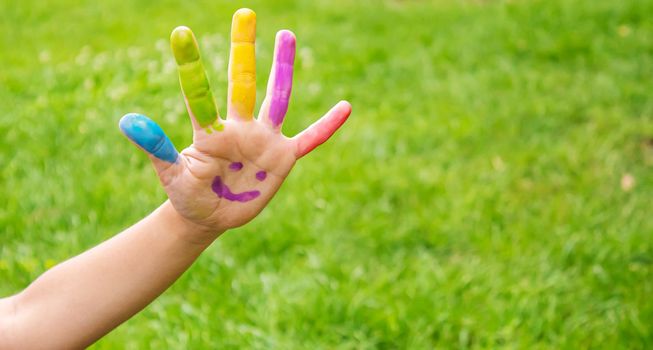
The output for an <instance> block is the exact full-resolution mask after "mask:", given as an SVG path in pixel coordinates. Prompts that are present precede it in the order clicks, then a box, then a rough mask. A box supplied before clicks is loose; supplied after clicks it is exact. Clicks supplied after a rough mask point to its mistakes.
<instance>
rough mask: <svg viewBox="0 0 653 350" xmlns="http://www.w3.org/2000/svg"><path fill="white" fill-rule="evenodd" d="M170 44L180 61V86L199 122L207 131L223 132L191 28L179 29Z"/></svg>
mask: <svg viewBox="0 0 653 350" xmlns="http://www.w3.org/2000/svg"><path fill="white" fill-rule="evenodd" d="M170 45H171V47H172V53H173V54H174V56H175V61H176V62H177V71H178V73H179V83H180V84H181V89H182V91H183V93H184V97H185V98H186V102H187V103H188V108H189V109H190V111H191V113H192V114H193V116H194V117H195V120H197V123H198V124H199V125H200V126H201V127H202V128H205V129H206V130H207V132H210V131H211V129H210V127H213V129H215V130H218V131H220V130H222V125H221V124H220V122H219V121H220V119H219V118H218V117H219V114H218V107H217V105H216V104H215V99H214V98H213V93H212V92H211V88H210V86H209V80H208V78H207V76H206V72H205V70H204V65H203V64H202V60H201V58H200V52H199V47H198V45H197V40H195V36H194V35H193V32H192V31H191V30H190V28H188V27H183V26H182V27H177V28H175V30H173V31H172V34H171V35H170Z"/></svg>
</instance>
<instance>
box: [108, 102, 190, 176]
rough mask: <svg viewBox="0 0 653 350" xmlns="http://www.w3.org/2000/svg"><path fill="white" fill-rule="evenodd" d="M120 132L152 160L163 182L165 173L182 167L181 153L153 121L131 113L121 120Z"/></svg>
mask: <svg viewBox="0 0 653 350" xmlns="http://www.w3.org/2000/svg"><path fill="white" fill-rule="evenodd" d="M118 125H119V126H120V130H121V131H122V132H123V133H124V134H125V136H127V138H129V140H130V141H132V142H133V143H135V144H136V145H137V146H138V147H140V148H141V149H142V150H144V151H145V152H147V154H148V155H149V157H150V160H152V164H153V165H154V168H155V169H156V171H157V173H158V174H159V177H161V180H162V182H163V183H164V184H165V183H166V182H167V181H165V179H164V178H163V172H164V171H166V170H167V169H169V168H171V167H176V166H179V165H180V159H179V153H178V152H177V150H176V149H175V146H174V145H173V144H172V142H171V141H170V139H169V138H168V136H166V134H165V133H164V132H163V129H161V127H160V126H159V125H158V124H157V123H155V122H154V121H153V120H152V119H150V118H148V117H146V116H144V115H142V114H137V113H129V114H126V115H125V116H124V117H122V118H121V119H120V123H119V124H118Z"/></svg>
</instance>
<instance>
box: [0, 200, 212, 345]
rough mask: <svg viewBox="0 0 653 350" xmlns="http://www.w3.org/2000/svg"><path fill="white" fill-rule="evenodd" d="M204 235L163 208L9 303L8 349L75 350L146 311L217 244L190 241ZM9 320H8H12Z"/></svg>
mask: <svg viewBox="0 0 653 350" xmlns="http://www.w3.org/2000/svg"><path fill="white" fill-rule="evenodd" d="M199 233H201V232H200V229H199V228H198V227H196V226H194V224H191V223H188V222H186V221H185V220H184V219H183V218H181V217H180V216H179V215H178V214H177V213H176V211H175V209H174V208H173V207H172V206H171V205H170V203H169V202H166V203H164V204H163V205H162V206H161V207H159V208H158V209H157V210H155V211H154V212H153V213H152V214H150V215H149V216H147V217H146V218H144V219H143V220H141V221H140V222H138V223H137V224H136V225H134V226H132V227H130V228H128V229H127V230H125V231H123V232H122V233H120V234H118V235H116V236H115V237H113V238H111V239H110V240H108V241H106V242H104V243H102V244H100V245H99V246H97V247H95V248H93V249H91V250H89V251H87V252H84V253H83V254H81V255H79V256H76V257H74V258H72V259H70V260H68V261H65V262H63V263H61V264H59V265H57V266H55V267H54V268H52V269H51V270H49V271H47V272H46V273H45V274H43V275H42V276H41V277H39V278H38V279H37V280H36V281H34V282H33V283H32V284H31V285H30V286H29V287H28V288H27V289H25V290H24V291H23V292H22V293H20V294H18V295H16V296H14V297H11V298H8V299H4V300H3V302H4V303H5V304H6V306H5V312H6V311H10V312H11V313H13V315H11V314H10V316H12V317H10V319H11V321H10V322H11V323H9V324H7V323H5V324H4V327H3V331H4V332H5V334H4V336H5V339H4V340H5V342H6V343H3V342H2V341H0V348H2V349H45V348H47V349H76V348H83V347H85V346H88V345H89V344H91V343H93V342H94V341H95V340H96V339H98V338H100V337H101V336H102V335H104V334H106V333H107V332H109V331H110V330H111V329H113V328H115V327H116V326H118V325H119V324H120V323H122V322H124V321H125V320H127V319H128V318H130V317H131V316H132V315H134V314H135V313H136V312H138V311H140V310H141V309H143V308H144V307H145V306H146V305H147V304H149V303H150V302H151V301H152V300H153V299H154V298H156V297H157V296H158V295H159V294H161V293H162V292H163V291H164V290H165V289H166V288H168V287H169V286H170V285H171V284H172V283H173V282H174V281H175V280H176V279H177V278H178V277H179V276H180V275H181V274H182V273H183V272H184V271H185V270H186V269H187V268H188V267H189V266H190V265H191V264H192V263H193V261H195V259H196V258H197V257H198V255H199V254H200V253H201V252H202V251H203V250H204V249H205V248H206V247H208V245H209V244H210V241H206V242H202V243H198V242H189V241H188V240H187V238H186V237H190V236H193V235H198V234H199ZM5 315H6V314H5Z"/></svg>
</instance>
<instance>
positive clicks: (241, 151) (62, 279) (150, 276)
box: [0, 9, 351, 349]
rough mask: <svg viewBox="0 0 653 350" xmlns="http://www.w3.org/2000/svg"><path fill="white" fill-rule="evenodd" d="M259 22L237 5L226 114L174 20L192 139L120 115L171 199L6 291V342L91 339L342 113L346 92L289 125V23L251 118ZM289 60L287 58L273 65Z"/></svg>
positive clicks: (130, 310) (153, 290)
mask: <svg viewBox="0 0 653 350" xmlns="http://www.w3.org/2000/svg"><path fill="white" fill-rule="evenodd" d="M255 25H256V16H255V15H254V13H253V12H252V11H251V10H247V9H243V10H239V11H238V12H236V14H235V15H234V24H233V26H232V41H233V42H234V44H232V51H231V53H232V57H231V59H230V65H229V77H230V79H229V98H228V108H227V111H228V112H227V118H226V120H223V119H221V118H220V117H219V115H218V112H217V108H215V109H214V108H213V107H215V102H214V100H213V95H212V94H211V92H210V88H209V87H208V80H207V79H206V74H205V72H204V70H203V69H199V68H198V67H202V66H201V61H200V56H199V50H198V48H197V42H196V40H195V37H194V35H193V34H192V32H191V31H190V29H188V28H186V27H180V28H177V29H175V31H174V32H173V34H172V36H171V40H172V47H173V53H174V55H175V60H176V61H177V63H178V66H179V71H180V74H179V77H180V83H181V87H182V91H183V94H184V96H185V101H186V106H187V107H188V113H189V115H190V117H191V121H192V125H193V131H194V133H193V144H192V145H190V146H189V147H187V148H186V149H184V150H183V151H182V152H177V150H176V148H175V147H174V145H173V144H172V142H171V141H170V139H169V138H168V137H167V136H166V135H165V133H164V132H163V130H162V129H161V128H160V127H159V126H158V125H157V124H156V123H155V122H154V121H152V120H151V119H149V118H147V117H146V116H144V115H141V114H135V113H130V114H127V115H125V116H124V117H123V118H122V119H121V121H120V129H121V130H122V131H123V133H124V134H125V135H126V136H127V137H128V138H129V139H130V140H131V141H132V142H133V143H134V144H135V145H137V146H138V147H140V148H141V149H142V150H144V151H145V152H146V153H147V154H148V156H149V157H150V159H151V161H152V164H153V165H154V168H155V170H156V172H157V174H158V175H159V178H160V180H161V183H162V184H163V187H164V188H165V190H166V192H167V193H168V197H169V200H168V201H166V202H165V203H164V204H163V205H161V207H159V208H158V209H156V210H155V211H154V212H153V213H152V214H150V215H149V216H147V217H146V218H144V219H143V220H141V221H140V222H138V223H137V224H135V225H134V226H132V227H130V228H128V229H126V230H125V231H123V232H121V233H120V234H118V235H116V236H114V237H113V238H111V239H109V240H108V241H106V242H103V243H102V244H100V245H98V246H97V247H94V248H93V249H90V250H88V251H86V252H84V253H82V254H80V255H78V256H76V257H74V258H71V259H70V260H68V261H65V262H63V263H61V264H59V265H57V266H55V267H53V268H52V269H50V270H48V271H47V272H46V273H44V274H43V275H42V276H41V277H39V278H38V279H36V280H35V281H34V282H33V283H32V284H31V285H30V286H29V287H27V288H26V289H25V290H24V291H22V292H20V293H18V294H16V295H14V296H10V297H7V298H4V299H0V349H82V348H85V347H87V346H89V345H90V344H92V343H93V342H95V341H96V340H97V339H99V338H100V337H102V336H103V335H105V334H106V333H108V332H109V331H111V330H112V329H114V328H115V327H117V326H118V325H120V324H121V323H122V322H124V321H125V320H127V319H129V318H130V317H131V316H133V315H134V314H135V313H137V312H138V311H140V310H141V309H143V308H144V307H145V306H147V305H148V304H149V303H150V302H151V301H152V300H153V299H154V298H156V297H157V296H158V295H160V294H161V293H163V291H165V290H166V289H167V288H168V287H169V286H170V285H171V284H172V283H174V281H175V280H177V278H179V276H180V275H181V274H182V273H183V272H184V271H186V269H188V267H189V266H190V265H191V264H192V263H193V262H194V261H195V259H197V257H198V256H199V255H200V254H201V252H202V251H203V250H205V249H206V248H207V247H208V246H209V245H210V244H211V243H212V242H213V241H214V240H215V239H216V238H217V237H218V236H219V235H220V234H222V233H223V232H224V231H225V230H227V229H229V228H233V227H237V226H240V225H243V224H245V223H246V222H248V221H250V220H252V219H253V218H254V217H255V216H256V215H257V214H258V213H259V212H260V211H261V210H262V209H263V208H264V207H265V205H266V204H267V203H268V201H269V200H270V199H271V198H272V196H273V195H274V194H275V193H276V192H277V190H278V189H279V186H280V185H281V183H282V182H283V180H284V179H285V178H286V176H287V175H288V173H289V172H290V170H291V168H292V166H293V165H294V164H295V162H296V161H297V159H299V158H301V157H303V156H304V155H306V154H307V153H308V152H310V151H311V150H312V149H314V148H315V147H317V146H318V145H320V144H321V143H322V142H324V141H326V139H328V138H329V137H330V136H331V135H332V134H333V133H334V132H335V131H336V130H337V129H338V128H339V127H340V126H341V125H342V123H344V121H345V120H346V119H347V117H348V116H349V114H350V113H351V106H350V105H349V103H347V102H339V103H338V104H336V106H334V107H333V108H332V109H331V110H330V111H329V112H328V113H327V114H326V115H325V116H324V117H322V118H321V119H320V120H319V121H317V122H316V123H315V124H313V125H311V126H310V127H309V128H307V129H306V130H305V131H303V132H302V133H300V134H299V135H297V136H295V137H293V138H288V137H285V136H284V135H283V134H281V126H282V122H283V119H284V117H285V112H286V110H287V101H288V97H289V95H290V89H291V82H292V61H293V60H292V59H289V57H294V48H295V45H294V41H295V37H294V35H292V33H290V32H288V31H282V32H280V34H279V35H277V43H276V47H277V49H276V50H275V58H274V62H275V63H274V64H273V68H272V73H271V76H270V80H269V82H270V83H269V84H268V87H270V86H272V87H273V88H272V89H270V88H268V92H267V96H266V98H265V100H264V103H263V107H262V108H261V111H260V112H259V116H258V118H257V119H254V118H253V103H254V102H253V101H255V99H256V96H255V90H254V89H253V86H255V80H254V48H253V44H254V30H255ZM283 33H288V34H283ZM191 38H192V40H190V39H191ZM281 41H284V42H287V43H284V42H281ZM290 42H292V45H291V44H290ZM182 44H183V45H182ZM247 45H250V46H247ZM233 46H236V48H235V49H234V47H233ZM242 47H246V48H244V49H243V48H242ZM286 48H287V49H286ZM286 50H291V51H292V52H288V51H286ZM283 55H286V56H285V57H282V56H283ZM282 64H284V65H289V66H286V67H285V68H283V69H275V67H278V66H281V65H282ZM189 67H191V68H189ZM288 70H289V71H290V74H288V73H287V72H288ZM277 75H278V76H279V78H278V79H277ZM289 82H290V83H289ZM270 111H274V112H273V114H272V115H271V114H270ZM218 321H219V320H218Z"/></svg>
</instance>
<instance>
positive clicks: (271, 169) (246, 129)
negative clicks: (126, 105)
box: [120, 9, 351, 238]
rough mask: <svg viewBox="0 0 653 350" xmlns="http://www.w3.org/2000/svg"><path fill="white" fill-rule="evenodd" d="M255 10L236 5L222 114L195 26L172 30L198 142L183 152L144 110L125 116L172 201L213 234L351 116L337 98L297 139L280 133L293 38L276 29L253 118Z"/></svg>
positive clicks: (245, 215)
mask: <svg viewBox="0 0 653 350" xmlns="http://www.w3.org/2000/svg"><path fill="white" fill-rule="evenodd" d="M255 31H256V15H255V14H254V12H253V11H251V10H249V9H240V10H238V11H237V12H236V13H235V14H234V17H233V22H232V27H231V57H230V59H229V90H228V91H229V92H228V102H227V117H226V119H222V118H220V115H219V113H218V109H217V106H216V104H215V101H214V98H213V94H212V93H211V90H210V88H209V83H208V79H207V77H206V73H205V72H204V67H203V65H202V61H201V59H200V54H199V48H198V45H197V41H196V40H195V37H194V35H193V33H192V32H191V30H190V29H189V28H186V27H178V28H176V29H175V30H174V31H173V32H172V35H171V39H170V40H171V45H172V51H173V53H174V56H175V60H176V61H177V66H178V71H179V81H180V83H181V88H182V91H183V94H184V100H185V102H186V107H187V108H188V114H189V115H190V119H191V122H192V125H193V144H192V145H190V146H189V147H188V148H186V149H184V150H183V151H182V152H181V153H178V152H177V150H176V149H175V147H174V146H173V144H172V143H171V142H170V140H169V139H168V137H167V136H166V135H165V133H164V132H163V130H161V128H160V127H159V126H158V125H157V124H156V123H155V122H154V121H152V120H151V119H149V118H147V117H146V116H143V115H140V114H133V113H132V114H127V115H125V116H124V117H123V118H122V119H121V120H120V129H121V130H122V131H123V133H125V135H126V136H127V137H128V138H129V139H130V140H131V141H133V142H134V143H135V144H136V145H138V146H139V147H140V148H142V149H143V150H144V151H146V152H147V153H148V155H149V157H150V159H151V160H152V163H153V164H154V167H155V169H156V171H157V173H158V175H159V178H160V179H161V183H162V184H163V186H164V188H165V190H166V192H167V193H168V197H169V198H170V202H171V203H172V206H173V207H174V208H175V210H176V211H177V212H178V213H179V214H180V215H181V216H182V217H183V218H184V219H186V220H187V221H189V222H191V223H194V224H197V225H200V226H201V227H202V228H206V230H205V232H204V234H208V235H213V238H215V236H217V235H218V234H219V233H221V232H223V231H225V230H226V229H228V228H232V227H237V226H240V225H243V224H245V223H247V222H248V221H250V220H251V219H253V218H254V217H255V216H256V215H257V214H258V213H259V212H260V211H261V210H262V209H263V208H264V207H265V205H266V204H267V203H268V201H269V200H270V199H271V198H272V196H273V195H274V194H275V193H276V192H277V190H278V189H279V186H281V183H282V182H283V180H284V179H285V178H286V176H287V175H288V173H289V172H290V169H291V168H292V167H293V165H294V164H295V162H296V161H297V159H299V158H301V157H302V156H304V155H306V154H307V153H309V152H310V151H311V150H313V149H314V148H315V147H317V146H319V145H320V144H322V143H323V142H324V141H326V140H327V139H328V138H329V137H330V136H331V135H333V133H334V132H335V131H336V130H337V129H338V128H339V127H340V126H341V125H342V124H343V123H344V122H345V121H346V120H347V117H349V114H350V113H351V106H350V105H349V103H347V102H345V101H342V102H339V103H338V104H336V105H335V106H334V107H333V108H332V109H331V110H330V111H329V112H327V114H326V115H325V116H324V117H322V118H321V119H320V120H318V121H317V122H316V123H314V124H313V125H311V126H310V127H308V128H307V129H306V130H304V131H303V132H301V133H299V134H298V135H296V136H295V137H293V138H287V137H285V136H284V135H283V134H282V133H281V126H282V123H283V119H284V116H285V114H286V111H287V109H288V101H289V97H290V90H291V87H292V75H293V63H294V59H295V36H294V35H293V33H291V32H290V31H287V30H282V31H280V32H278V33H277V36H276V43H275V50H274V62H273V65H272V71H271V73H270V79H269V81H268V88H267V95H266V97H265V100H264V101H263V105H262V106H261V110H260V111H259V115H258V118H256V119H254V117H253V113H254V103H255V101H256V78H255V72H256V65H255V56H254V41H255Z"/></svg>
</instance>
